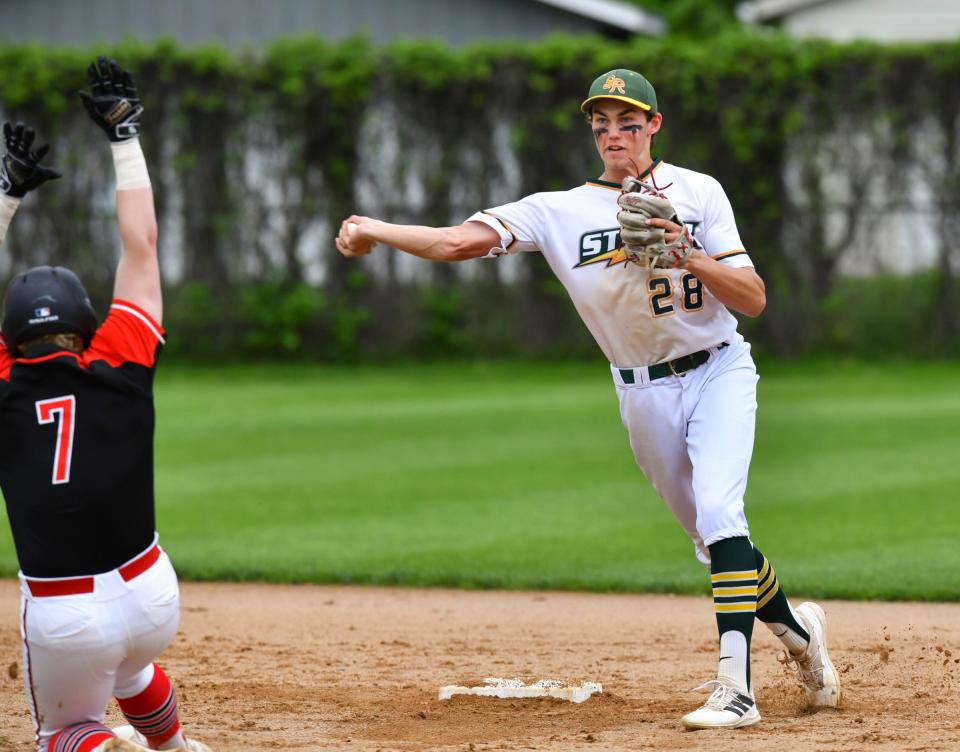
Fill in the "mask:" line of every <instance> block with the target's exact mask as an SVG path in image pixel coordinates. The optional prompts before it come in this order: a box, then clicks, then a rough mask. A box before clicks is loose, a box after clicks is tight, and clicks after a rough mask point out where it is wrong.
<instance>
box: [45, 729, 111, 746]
mask: <svg viewBox="0 0 960 752" xmlns="http://www.w3.org/2000/svg"><path fill="white" fill-rule="evenodd" d="M107 739H113V732H112V731H110V729H108V728H107V727H106V726H104V725H103V724H102V723H78V724H77V725H75V726H67V728H65V729H63V730H61V731H58V732H57V733H56V734H54V735H53V736H52V737H50V742H49V743H48V744H47V749H48V750H49V751H50V752H93V750H95V749H96V748H97V747H99V746H100V745H101V744H103V743H104V742H105V741H107Z"/></svg>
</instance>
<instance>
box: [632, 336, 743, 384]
mask: <svg viewBox="0 0 960 752" xmlns="http://www.w3.org/2000/svg"><path fill="white" fill-rule="evenodd" d="M729 344H730V343H729V342H721V343H720V344H719V345H717V349H718V350H722V349H723V348H725V347H726V346H727V345H729ZM709 359H710V351H709V350H698V351H697V352H695V353H690V354H689V355H681V356H680V357H679V358H674V359H673V360H668V361H667V362H665V363H654V364H653V365H652V366H647V376H648V378H649V379H650V381H656V380H657V379H662V378H664V377H665V376H679V375H680V374H682V373H686V372H687V371H692V370H693V369H694V368H699V367H700V366H702V365H703V364H704V363H706V362H707V361H708V360H709ZM617 370H619V371H620V378H621V379H623V383H624V384H635V383H636V380H635V377H634V375H633V369H632V368H619V369H617Z"/></svg>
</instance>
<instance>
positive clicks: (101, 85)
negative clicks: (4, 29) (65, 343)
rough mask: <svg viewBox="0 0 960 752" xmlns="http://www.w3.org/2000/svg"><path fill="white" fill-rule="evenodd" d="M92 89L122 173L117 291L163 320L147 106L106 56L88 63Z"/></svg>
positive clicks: (94, 112) (95, 112)
mask: <svg viewBox="0 0 960 752" xmlns="http://www.w3.org/2000/svg"><path fill="white" fill-rule="evenodd" d="M87 78H88V80H89V83H90V91H89V92H86V91H81V92H80V97H81V99H82V100H83V105H84V107H86V108H87V112H88V113H89V115H90V119H91V120H93V122H94V123H96V124H97V125H98V126H100V128H102V129H103V131H104V132H105V133H106V134H107V137H108V138H109V139H110V148H111V150H112V151H113V165H114V168H115V170H116V174H117V220H118V222H119V224H120V240H121V242H122V243H123V254H122V255H121V257H120V263H119V264H118V265H117V276H116V280H115V282H114V297H116V298H122V299H123V300H128V301H130V302H131V303H134V304H136V305H138V306H139V307H140V308H142V309H143V310H144V311H146V312H147V313H148V314H150V315H151V316H152V317H153V318H154V319H155V320H156V322H157V323H158V324H159V323H162V320H163V293H162V290H161V286H160V262H159V260H158V258H157V216H156V212H155V210H154V205H153V189H152V188H151V187H150V175H149V173H148V172H147V163H146V160H145V159H144V157H143V150H142V149H141V148H140V139H139V135H140V116H141V115H142V113H143V107H142V106H141V105H140V98H139V96H138V94H137V89H136V87H135V86H134V83H133V77H132V76H131V75H130V72H129V71H126V70H124V69H123V68H121V67H120V65H119V64H118V63H117V61H116V60H107V59H106V58H105V57H103V56H101V57H99V58H98V59H97V61H96V62H95V63H91V64H90V67H89V68H88V69H87Z"/></svg>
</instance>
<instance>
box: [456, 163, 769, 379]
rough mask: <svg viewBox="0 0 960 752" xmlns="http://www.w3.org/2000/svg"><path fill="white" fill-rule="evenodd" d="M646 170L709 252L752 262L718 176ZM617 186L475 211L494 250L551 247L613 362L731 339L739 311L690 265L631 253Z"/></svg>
mask: <svg viewBox="0 0 960 752" xmlns="http://www.w3.org/2000/svg"><path fill="white" fill-rule="evenodd" d="M641 178H642V179H643V180H644V181H645V182H648V183H650V184H652V185H654V186H655V187H656V188H657V189H658V190H660V191H662V192H663V193H664V194H665V195H666V196H667V198H669V199H670V202H671V203H672V204H673V206H674V208H675V209H676V210H677V215H678V216H679V217H680V218H681V219H682V220H683V221H684V223H685V224H686V225H687V226H688V227H689V229H690V231H691V233H692V235H693V237H694V239H695V240H696V241H697V242H698V243H699V244H700V246H701V247H702V248H703V249H704V251H705V252H706V253H707V254H709V255H710V256H712V257H713V258H715V259H717V260H720V261H721V262H722V263H724V264H728V265H730V266H734V267H743V266H753V263H752V262H751V261H750V257H749V256H748V255H747V253H746V251H745V250H744V249H743V244H742V243H741V241H740V235H739V233H738V232H737V225H736V222H735V221H734V217H733V210H732V208H731V207H730V201H729V200H728V199H727V197H726V194H724V192H723V188H722V187H721V186H720V183H718V182H717V181H716V180H715V179H714V178H712V177H710V176H709V175H704V174H702V173H699V172H694V171H693V170H687V169H684V168H682V167H677V166H675V165H672V164H668V163H666V162H663V161H661V160H659V159H657V160H655V161H654V163H653V165H652V166H651V167H650V169H648V170H647V171H645V172H644V173H643V175H641ZM619 194H620V186H619V185H618V184H616V183H609V182H606V181H600V180H588V181H587V182H586V184H584V185H582V186H578V187H577V188H573V189H571V190H569V191H557V192H551V193H535V194H533V195H531V196H527V197H526V198H523V199H521V200H520V201H516V202H514V203H510V204H504V205H503V206H497V207H494V208H492V209H488V210H487V211H485V212H478V213H476V214H474V215H473V216H471V217H470V218H469V220H470V221H477V222H483V223H485V224H487V225H489V226H490V227H492V228H493V229H494V230H496V231H497V232H498V233H499V235H500V245H499V246H497V247H495V248H492V249H491V250H490V255H492V256H499V255H503V254H505V253H516V252H522V251H540V252H541V253H543V255H544V256H545V257H546V259H547V263H548V264H550V268H551V269H553V272H554V274H556V276H557V278H558V279H559V280H560V282H561V283H562V284H563V286H564V287H565V288H566V289H567V292H568V293H569V294H570V297H571V299H572V300H573V304H574V306H576V309H577V312H578V313H579V314H580V317H581V318H582V319H583V321H584V323H585V324H586V325H587V328H588V329H589V330H590V332H591V334H593V336H594V339H596V341H597V344H599V345H600V348H601V349H602V350H603V352H604V354H605V355H606V356H607V359H608V360H609V361H610V363H611V364H613V365H616V366H619V367H623V368H633V367H636V366H646V365H652V364H654V363H661V362H663V361H667V360H672V359H674V358H678V357H681V356H683V355H688V354H690V353H693V352H697V351H698V350H703V349H706V348H708V347H711V346H715V345H717V344H719V343H721V342H724V341H729V340H731V339H732V338H733V337H734V335H735V333H736V328H737V322H736V319H735V318H734V317H733V316H732V315H731V314H730V312H729V311H728V310H727V309H726V307H725V306H724V305H723V304H722V303H720V301H718V300H717V299H716V298H715V297H714V296H713V295H712V294H711V293H710V291H709V290H707V289H706V288H705V287H704V286H703V285H702V284H701V283H700V281H699V280H698V279H697V278H696V277H694V276H693V275H692V274H690V272H687V271H684V270H683V269H653V270H647V269H645V268H643V267H642V266H640V265H638V264H634V263H628V262H627V260H626V256H625V254H624V252H623V250H622V248H621V243H620V227H619V224H618V223H617V212H618V210H619V207H618V206H617V198H618V196H619Z"/></svg>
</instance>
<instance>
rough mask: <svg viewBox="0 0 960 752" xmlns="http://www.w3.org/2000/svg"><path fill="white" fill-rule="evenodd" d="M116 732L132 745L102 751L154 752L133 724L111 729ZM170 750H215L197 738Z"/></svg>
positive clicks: (107, 748)
mask: <svg viewBox="0 0 960 752" xmlns="http://www.w3.org/2000/svg"><path fill="white" fill-rule="evenodd" d="M111 730H112V731H113V733H114V734H116V736H117V739H119V740H122V741H124V742H128V743H131V744H132V745H133V746H131V747H117V746H114V747H106V748H104V750H103V751H102V752H107V750H117V752H127V750H129V752H139V751H140V750H147V752H152V751H151V750H149V749H148V746H147V740H146V739H145V738H144V736H143V734H141V733H140V732H139V731H137V730H136V729H135V728H134V727H133V726H117V727H116V728H115V729H111ZM104 743H105V744H110V743H114V744H116V741H115V740H114V741H113V742H109V741H108V742H104ZM96 752H101V750H99V749H98V750H96ZM170 752H213V750H211V749H210V747H208V746H207V745H206V744H204V743H203V742H198V741H197V740H196V739H187V746H185V747H177V749H175V750H170Z"/></svg>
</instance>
